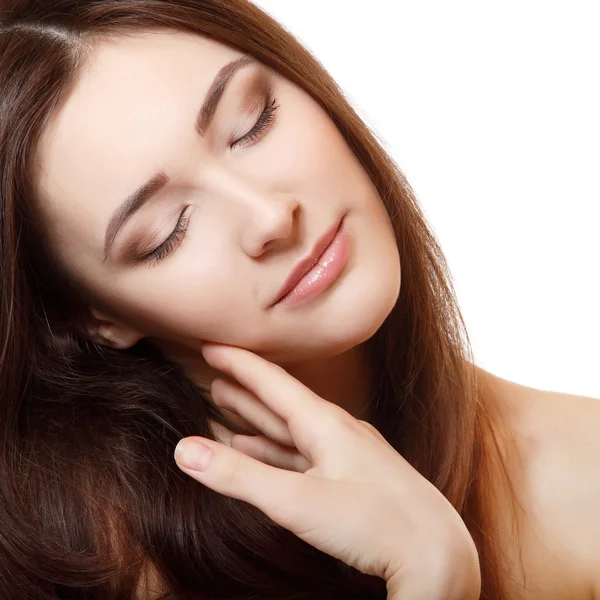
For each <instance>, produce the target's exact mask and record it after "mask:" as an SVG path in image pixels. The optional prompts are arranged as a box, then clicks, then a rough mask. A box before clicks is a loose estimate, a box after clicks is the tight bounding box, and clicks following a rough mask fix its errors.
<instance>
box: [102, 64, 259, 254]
mask: <svg viewBox="0 0 600 600" xmlns="http://www.w3.org/2000/svg"><path fill="white" fill-rule="evenodd" d="M257 62H258V61H257V60H256V58H255V57H254V56H252V55H250V54H244V55H242V56H240V57H239V58H236V59H235V60H232V61H231V62H229V63H227V64H226V65H225V66H223V67H221V69H219V72H218V73H217V74H216V75H215V78H214V79H213V82H212V83H211V85H210V88H209V89H208V92H207V94H206V98H205V99H204V102H203V103H202V106H201V107H200V111H199V112H198V116H197V118H196V131H197V132H198V134H199V135H200V136H201V137H204V135H205V134H206V131H207V129H208V128H209V126H210V124H211V122H212V120H213V117H214V115H215V112H216V110H217V107H218V105H219V100H220V99H221V97H222V96H223V92H224V91H225V88H226V87H227V84H228V83H229V81H230V80H231V78H232V77H233V76H234V75H235V74H236V73H237V72H238V71H239V70H240V69H242V68H243V67H245V66H247V65H250V64H256V63H257ZM168 182H169V177H168V176H167V174H166V173H165V172H164V171H161V172H159V173H156V174H155V175H153V176H152V177H151V178H150V179H149V180H148V181H147V182H146V183H144V184H143V185H142V186H140V187H139V188H138V189H137V190H136V191H135V192H133V194H131V195H130V196H128V197H127V199H126V200H125V201H124V202H123V203H122V204H121V205H120V206H118V207H117V209H116V210H115V212H114V213H113V215H112V216H111V218H110V220H109V222H108V226H107V227H106V234H105V236H104V260H103V261H102V262H105V261H106V259H107V258H108V255H109V254H110V250H111V248H112V245H113V242H114V241H115V238H116V237H117V233H118V232H119V230H120V229H121V227H122V226H123V224H124V223H125V222H126V221H127V219H129V217H131V215H133V214H134V213H135V212H136V211H137V210H139V209H140V208H141V207H142V206H144V204H146V202H148V200H150V198H152V197H153V196H154V195H155V194H156V193H158V192H159V191H160V190H161V189H162V188H163V187H164V186H165V185H166V184H167V183H168Z"/></svg>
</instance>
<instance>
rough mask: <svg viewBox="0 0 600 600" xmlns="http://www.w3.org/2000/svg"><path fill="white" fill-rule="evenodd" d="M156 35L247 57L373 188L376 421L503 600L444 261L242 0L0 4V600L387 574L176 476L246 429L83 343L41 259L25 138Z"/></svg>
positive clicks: (463, 340) (358, 588)
mask: <svg viewBox="0 0 600 600" xmlns="http://www.w3.org/2000/svg"><path fill="white" fill-rule="evenodd" d="M165 27H170V28H173V29H176V30H182V31H187V32H192V33H197V34H201V35H204V36H208V37H210V38H213V39H215V40H218V41H220V42H222V43H226V44H229V45H231V46H233V47H236V48H238V49H240V50H243V51H245V52H247V53H249V54H252V55H254V56H255V57H256V58H257V59H259V60H260V61H262V62H263V63H264V64H266V65H268V66H269V67H271V68H273V69H275V70H277V71H278V72H279V73H281V74H282V75H284V76H285V77H287V78H288V79H290V80H291V81H292V82H294V83H296V84H298V85H299V86H301V88H303V89H304V90H305V91H307V92H308V93H309V94H311V95H312V97H313V98H315V99H316V100H317V101H318V102H319V103H320V104H321V106H322V107H323V108H324V109H325V110H326V111H327V113H328V114H329V116H330V118H331V119H332V120H333V122H334V123H335V124H336V125H337V127H338V128H339V129H340V131H341V132H342V134H343V135H344V137H345V139H346V141H347V143H348V144H349V146H350V148H351V149H352V151H353V152H354V153H355V154H356V156H357V157H358V159H359V160H360V161H361V163H362V165H363V167H364V168H365V169H366V171H367V173H368V174H369V176H370V177H371V179H372V180H373V182H374V184H375V185H376V187H377V189H378V190H379V193H380V195H381V197H382V199H383V202H384V204H385V206H386V209H387V210H388V213H389V215H390V218H391V220H392V222H393V226H394V230H395V233H396V238H397V243H398V247H399V251H400V257H401V261H402V285H401V292H400V295H399V298H398V301H397V303H396V305H395V307H394V308H393V310H392V312H391V313H390V315H389V316H388V318H387V319H386V321H385V323H384V324H383V325H382V327H381V328H380V329H379V330H378V331H377V333H376V334H375V335H374V336H373V337H372V338H371V339H370V340H369V341H368V342H367V344H368V352H369V357H370V360H371V362H372V369H373V372H374V374H375V378H376V379H375V381H377V382H378V388H377V392H376V394H375V396H374V397H373V399H372V404H371V405H370V410H371V414H370V420H371V422H372V423H373V424H374V425H375V426H376V427H377V428H378V429H379V430H380V431H381V432H382V434H383V435H384V436H385V437H386V439H387V440H388V441H389V442H390V443H391V444H392V445H393V446H394V447H395V448H396V449H397V450H398V452H400V453H401V454H402V455H403V456H404V457H405V458H406V459H407V460H408V461H409V462H410V463H411V464H412V465H413V466H414V467H415V468H416V469H418V470H419V472H420V473H421V474H422V475H423V476H425V477H426V478H427V479H429V480H430V481H431V482H432V483H433V484H435V486H437V488H438V489H439V490H440V491H441V492H442V493H443V494H444V495H445V496H446V497H447V498H448V500H449V501H450V502H451V503H452V505H453V506H454V507H455V508H456V510H457V511H458V512H459V513H460V514H461V516H462V517H463V519H464V521H465V523H466V524H467V526H468V528H469V530H470V532H471V534H472V536H473V538H474V540H475V543H476V545H477V547H478V550H479V555H480V564H481V570H482V580H483V592H482V596H481V597H482V598H485V599H490V600H491V599H494V600H500V599H501V598H504V597H505V596H504V594H503V592H502V585H501V582H502V575H501V565H502V561H501V556H500V552H499V548H498V547H497V546H496V544H495V541H494V540H495V537H494V532H493V530H494V523H496V519H495V515H496V512H495V511H496V510H497V507H496V506H495V503H494V501H493V500H494V491H493V490H494V485H497V481H496V482H494V480H496V479H497V475H495V473H496V469H492V465H494V464H502V461H501V460H500V461H499V462H498V458H499V457H500V452H499V449H498V444H497V442H496V438H495V434H494V428H493V425H492V419H491V418H490V414H491V413H490V412H489V409H488V403H486V402H484V400H485V395H486V394H485V393H484V392H485V390H484V388H483V386H482V385H481V384H480V382H479V380H478V378H477V376H476V371H475V367H474V364H473V359H472V354H471V350H470V344H469V338H468V335H467V332H466V328H465V325H464V322H463V319H462V316H461V314H460V310H459V308H458V305H457V302H456V298H455V292H454V289H453V286H452V282H451V279H450V276H449V272H448V268H447V264H446V262H445V259H444V256H443V254H442V252H441V249H440V247H439V246H438V244H437V242H436V240H435V238H434V236H433V234H432V233H431V230H430V228H429V227H428V225H427V223H426V221H425V218H424V216H423V214H422V212H421V210H420V208H419V207H418V203H417V200H416V198H415V195H414V192H413V190H412V189H411V187H410V185H409V184H408V182H407V181H406V179H405V177H404V175H403V174H402V172H401V171H400V169H399V168H398V166H397V165H396V164H395V163H394V161H393V160H392V159H391V158H390V157H389V156H388V155H387V153H386V152H385V151H384V149H383V148H382V146H381V144H380V143H379V141H378V140H377V139H376V136H375V135H374V134H373V133H372V132H371V131H370V130H369V129H368V127H367V126H366V125H365V124H364V123H363V122H362V121H361V119H360V118H359V117H358V116H357V114H356V113H355V111H354V110H353V108H352V107H351V106H350V105H349V103H348V101H347V100H346V99H345V96H344V94H343V92H342V91H341V90H340V89H339V88H338V86H337V85H336V83H335V82H334V81H333V79H332V78H331V76H330V75H329V74H328V73H327V72H326V70H325V69H324V68H323V66H322V65H321V64H320V63H319V61H318V60H317V59H316V58H315V57H314V56H313V55H312V54H311V53H310V51H309V50H308V49H306V48H305V47H303V45H302V44H301V43H300V42H299V41H298V40H296V39H295V38H294V37H293V36H292V35H291V33H289V32H288V31H286V30H285V29H284V28H283V27H282V26H281V25H280V24H279V23H277V22H276V21H275V20H273V19H272V18H271V17H270V16H269V15H267V14H266V13H264V12H263V11H261V10H260V9H259V8H258V7H257V6H256V5H254V4H252V3H251V2H248V1H245V0H169V1H160V0H121V1H116V0H44V1H43V2H40V1H39V0H18V1H17V0H12V1H6V0H3V2H2V8H1V9H0V282H1V283H0V286H1V287H0V294H1V308H0V335H1V348H0V350H1V353H0V390H1V400H0V431H1V433H0V469H1V471H0V519H1V522H0V596H1V597H2V598H11V599H13V600H19V599H23V600H25V599H28V600H30V599H32V598H36V599H54V600H55V599H59V598H60V599H84V598H85V599H87V600H90V599H98V600H100V599H102V600H113V599H114V600H117V599H126V598H127V599H129V598H134V597H136V595H135V594H136V589H137V591H138V592H139V591H140V590H142V589H144V588H143V586H144V585H145V584H144V581H145V582H147V583H148V582H150V575H152V576H153V577H154V579H155V581H156V582H158V583H160V587H161V590H162V593H163V594H164V596H163V597H164V598H182V599H184V598H190V599H199V598H227V599H236V598H239V599H241V598H257V599H258V598H265V599H267V598H278V599H281V598H286V599H298V600H301V599H302V600H309V599H310V600H318V599H323V600H325V599H331V598H342V597H343V598H347V599H351V598H356V599H359V598H373V599H375V598H385V596H386V590H385V584H384V582H383V580H381V579H379V578H376V577H373V576H368V575H364V574H362V573H360V572H358V571H356V570H355V569H352V568H351V567H348V566H347V565H345V564H344V563H342V562H341V561H339V560H337V559H333V558H332V557H330V556H328V555H326V554H324V553H322V552H320V551H317V550H316V549H314V548H313V547H311V546H309V545H308V544H306V543H305V542H303V541H301V540H300V539H299V538H297V537H296V536H294V535H293V534H291V533H290V532H288V531H287V530H285V529H283V528H282V527H279V526H278V525H277V524H275V523H274V522H272V521H271V520H270V519H269V518H267V517H266V515H264V514H263V513H262V512H261V511H259V510H258V509H255V507H253V506H252V505H250V504H248V503H245V502H242V501H238V500H235V499H232V498H229V497H226V496H223V495H220V494H218V493H216V492H214V491H212V490H210V489H209V488H207V487H205V486H202V485H200V484H199V483H198V482H197V481H195V480H192V479H191V478H190V477H188V476H187V475H185V474H183V473H182V472H181V471H180V470H179V469H178V468H177V466H176V465H175V463H174V460H173V450H174V447H175V445H176V444H177V442H178V441H179V439H180V438H182V437H186V436H189V435H201V436H206V437H211V438H212V439H214V436H213V434H212V431H211V429H210V425H209V423H210V421H211V420H212V421H216V422H217V423H221V424H223V425H225V426H226V427H228V428H229V429H231V430H233V431H236V432H240V430H239V428H237V427H236V425H235V424H234V423H230V422H229V421H228V420H227V419H226V417H225V416H223V415H222V414H221V413H220V412H219V411H218V410H217V409H216V408H214V407H213V406H212V404H211V403H210V402H209V401H208V400H207V398H206V397H205V396H204V395H203V393H202V391H201V390H199V389H198V388H197V386H195V385H194V384H193V383H192V382H191V381H190V380H189V379H188V378H187V377H186V376H185V374H184V373H183V371H182V370H181V369H180V368H179V367H178V366H177V365H176V364H173V363H172V362H170V361H169V360H167V359H166V358H165V357H164V356H163V355H162V354H161V353H160V352H158V351H157V350H156V349H155V348H153V347H152V346H150V345H149V344H147V343H145V342H144V341H142V342H140V343H138V344H137V345H136V346H134V347H133V348H131V349H130V350H126V351H120V350H115V349H111V348H107V347H104V346H99V345H97V344H94V343H93V342H92V341H90V340H89V339H87V338H86V337H85V336H83V335H82V334H81V333H79V332H80V331H81V327H80V324H81V322H82V320H83V319H84V318H85V315H86V297H85V293H84V291H83V290H81V289H78V288H77V286H76V285H75V284H74V282H72V281H70V280H69V279H68V278H67V277H66V276H65V275H64V273H62V272H61V271H60V270H59V269H58V267H57V265H56V264H55V263H54V262H53V261H52V260H51V258H50V255H49V252H48V246H47V243H46V240H45V238H44V224H43V223H42V222H41V220H40V219H39V218H38V217H36V214H35V211H34V202H33V199H34V198H36V186H35V177H34V174H35V171H34V162H35V156H36V154H35V153H36V142H37V140H38V139H39V136H40V134H41V132H42V130H43V128H44V125H45V124H46V123H47V121H48V118H49V117H50V115H51V114H52V113H53V112H54V111H55V110H56V109H57V108H58V107H59V106H60V104H61V102H62V101H63V100H64V99H65V98H66V96H67V94H68V93H69V91H70V90H71V89H72V87H73V86H74V84H75V82H76V78H77V75H78V73H79V72H80V70H81V69H82V68H83V65H84V64H85V59H86V56H87V50H88V49H89V48H90V47H91V43H92V42H93V41H94V40H95V39H98V38H100V37H101V36H116V35H127V33H128V32H135V31H137V30H142V29H151V28H165ZM502 472H503V471H502V469H499V470H498V473H502ZM504 483H505V484H507V485H510V482H509V480H508V479H506V481H505V482H504ZM513 494H514V492H513ZM149 574H150V575H149ZM148 590H149V588H148ZM146 594H147V595H146V596H142V597H144V598H146V597H147V598H149V597H150V592H149V591H147V592H146Z"/></svg>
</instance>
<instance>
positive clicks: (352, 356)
mask: <svg viewBox="0 0 600 600" xmlns="http://www.w3.org/2000/svg"><path fill="white" fill-rule="evenodd" d="M152 343H153V344H155V345H156V346H158V347H159V348H160V349H161V350H162V352H163V353H164V354H165V356H167V357H169V358H170V359H171V360H173V361H175V362H176V363H178V364H179V365H181V367H182V368H183V369H184V371H185V372H186V374H187V375H188V376H189V377H190V378H191V379H192V380H193V381H194V382H195V383H196V384H197V385H198V387H199V388H200V389H202V390H203V391H204V392H205V393H206V394H207V395H208V397H209V398H210V384H211V382H212V380H213V379H214V378H215V377H219V378H222V379H227V378H228V377H227V376H225V375H224V374H223V373H222V372H220V371H217V370H216V369H213V368H212V367H210V366H209V365H208V364H207V363H206V362H205V361H204V359H203V357H202V355H201V354H200V353H199V352H198V351H195V350H191V349H189V348H185V347H182V346H180V345H174V344H171V343H168V342H165V341H164V340H152ZM284 368H285V370H286V371H287V372H288V373H289V374H290V375H292V376H293V377H294V378H295V379H297V380H298V381H300V382H301V383H303V384H304V385H306V386H307V387H308V388H309V389H311V390H312V391H313V392H314V393H315V394H317V395H318V396H320V397H321V398H323V399H325V400H327V401H329V402H332V403H333V404H337V405H338V406H340V407H341V408H343V409H344V410H346V411H348V412H349V413H350V414H351V415H352V416H353V417H355V418H357V419H362V420H365V421H368V420H369V417H368V415H369V410H368V408H369V401H370V399H371V395H372V393H373V387H372V382H371V379H370V371H369V368H368V360H367V355H366V346H365V344H364V343H363V344H359V345H357V346H354V347H353V348H350V349H349V350H347V351H345V352H343V353H341V354H338V355H336V356H331V357H328V358H320V359H318V360H314V361H307V362H303V363H295V364H290V365H286V366H285V367H284ZM219 410H220V411H221V412H223V413H227V416H228V417H229V418H230V419H231V420H233V421H235V422H237V423H238V424H240V425H242V426H243V427H244V428H246V429H249V430H251V431H256V430H255V428H254V427H251V426H248V424H247V422H246V421H244V419H242V418H241V417H239V416H238V415H235V414H234V413H232V412H231V411H228V410H226V409H219Z"/></svg>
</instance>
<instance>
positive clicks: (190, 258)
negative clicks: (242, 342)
mask: <svg viewBox="0 0 600 600" xmlns="http://www.w3.org/2000/svg"><path fill="white" fill-rule="evenodd" d="M190 238H193V236H190ZM186 241H187V242H188V243H186V244H185V247H184V246H183V245H182V247H181V248H179V249H178V250H176V251H175V253H174V254H173V255H172V256H170V257H168V258H166V259H165V261H164V263H163V264H162V265H161V266H160V267H144V266H140V267H139V272H136V273H135V275H134V274H133V272H132V271H129V272H128V273H127V274H124V275H123V278H122V280H121V281H120V282H119V285H118V287H116V288H114V291H113V292H112V293H111V297H108V298H106V301H107V302H108V303H109V304H110V305H111V306H113V307H115V310H116V311H118V314H119V315H120V316H121V318H122V319H123V320H125V321H127V322H128V323H129V324H131V325H132V326H133V327H135V328H136V329H138V330H140V331H142V332H143V333H144V334H145V335H150V336H155V337H160V338H165V339H177V340H180V339H185V338H202V337H220V338H222V337H223V336H224V335H227V334H228V332H233V331H236V330H237V331H242V330H243V329H244V327H245V328H246V329H247V327H248V322H253V321H257V312H258V310H259V308H260V306H259V305H258V304H257V300H256V299H253V298H252V295H251V293H250V290H248V285H245V284H242V283H240V282H239V278H240V277H241V276H242V275H243V274H242V273H241V272H240V270H237V271H235V270H234V269H232V267H231V264H232V261H219V262H217V261H210V260H198V259H197V258H196V257H197V253H198V252H199V251H200V250H201V245H202V244H201V241H200V240H199V239H197V238H196V239H189V240H186Z"/></svg>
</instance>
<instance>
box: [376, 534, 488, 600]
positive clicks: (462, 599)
mask: <svg viewBox="0 0 600 600" xmlns="http://www.w3.org/2000/svg"><path fill="white" fill-rule="evenodd" d="M424 563H425V561H422V560H421V561H420V564H419V565H418V567H414V568H411V567H410V565H406V564H405V565H403V566H402V568H400V569H398V570H397V571H396V572H395V573H394V574H393V575H392V576H391V577H390V578H389V579H387V581H386V588H387V598H388V600H479V597H480V595H481V571H480V566H479V556H478V554H477V549H476V547H475V544H474V543H473V541H472V539H471V540H470V544H467V545H466V547H465V546H463V547H462V548H460V549H459V548H457V547H454V548H453V549H452V551H450V552H445V553H441V554H440V555H439V556H438V558H437V559H433V557H430V559H429V560H428V561H427V564H424Z"/></svg>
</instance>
